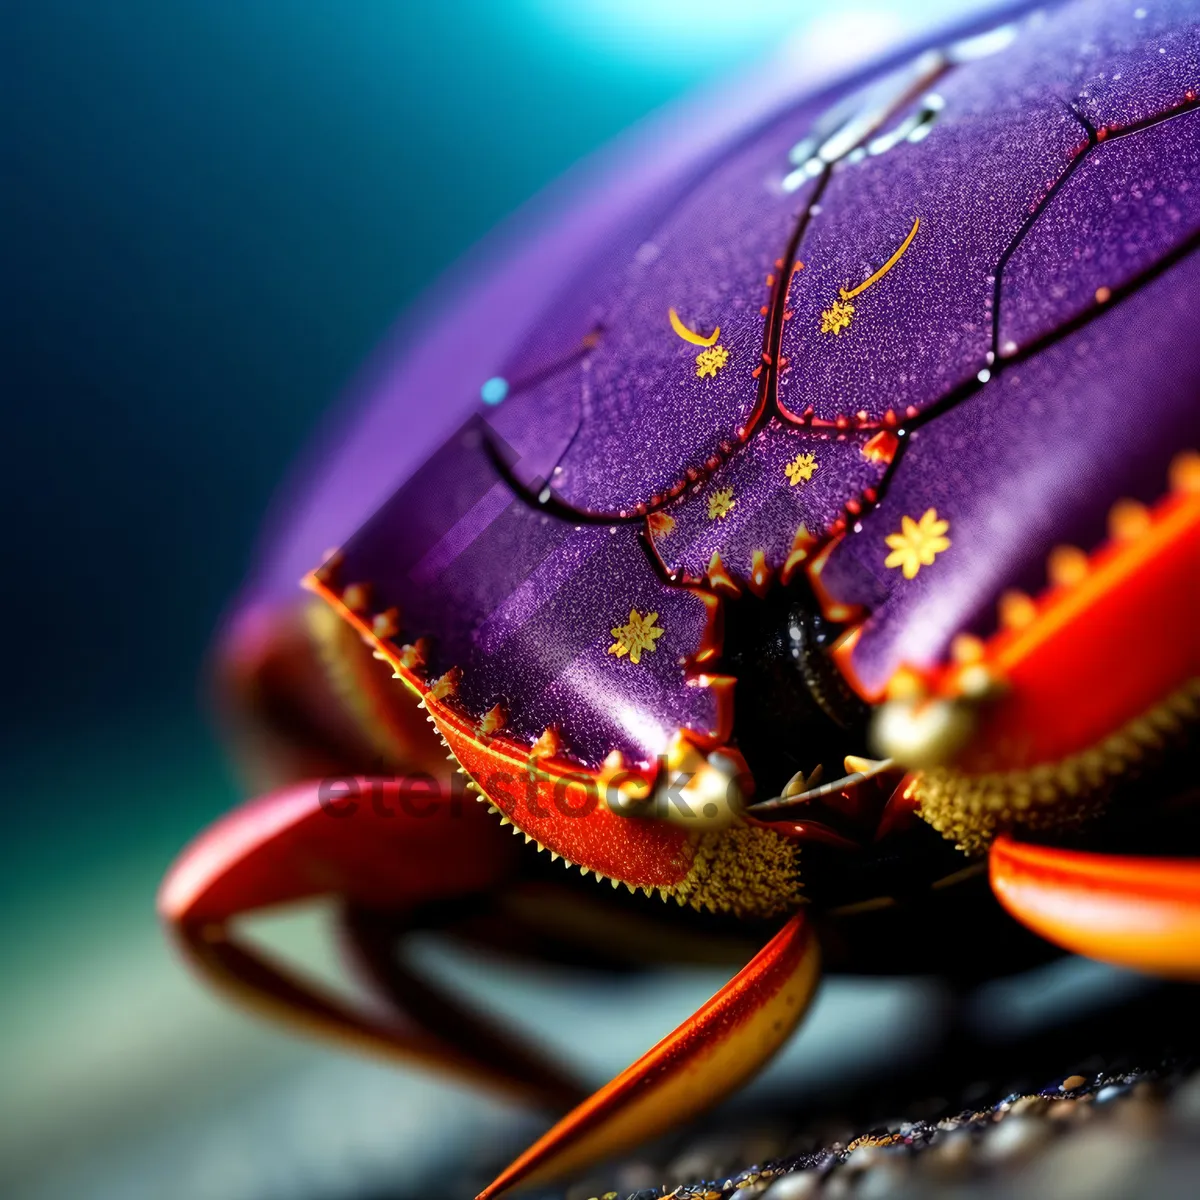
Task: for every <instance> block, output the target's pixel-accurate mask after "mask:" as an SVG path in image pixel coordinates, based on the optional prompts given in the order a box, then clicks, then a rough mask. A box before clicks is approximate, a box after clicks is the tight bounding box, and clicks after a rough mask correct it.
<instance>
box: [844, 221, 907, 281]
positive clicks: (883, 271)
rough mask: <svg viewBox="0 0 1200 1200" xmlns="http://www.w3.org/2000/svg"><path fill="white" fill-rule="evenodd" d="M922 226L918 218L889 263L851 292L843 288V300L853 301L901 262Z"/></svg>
mask: <svg viewBox="0 0 1200 1200" xmlns="http://www.w3.org/2000/svg"><path fill="white" fill-rule="evenodd" d="M920 225H921V218H920V217H917V218H916V220H914V221H913V226H912V228H911V229H910V230H909V231H908V237H906V238H905V239H904V241H903V242H901V243H900V249H899V250H897V251H896V253H895V254H893V255H892V257H891V258H889V259H888V260H887V262H885V263H884V264H883V266H882V267H880V268H879V270H878V271H876V272H875V274H874V275H872V276H871V277H870V279H867V280H864V281H863V282H862V283H860V284H859V285H858V287H856V288H852V289H851V290H850V291H846V289H845V288H841V289H840V291H841V293H842V299H843V300H852V299H853V298H854V297H855V296H857V295H858V294H859V292H865V291H866V290H867V288H869V287H870V286H871V284H873V283H878V282H879V281H880V280H881V279H882V278H883V277H884V276H885V275H886V274H887V273H888V272H889V271H890V270H891V269H892V268H893V267H894V266H895V265H896V264H897V263H898V262H899V261H900V259H901V258H902V257H903V255H904V252H905V250H907V249H908V248H909V246H910V245H912V240H913V238H915V237H916V236H917V230H918V228H920Z"/></svg>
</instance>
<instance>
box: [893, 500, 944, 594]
mask: <svg viewBox="0 0 1200 1200" xmlns="http://www.w3.org/2000/svg"><path fill="white" fill-rule="evenodd" d="M949 528H950V522H949V521H942V520H939V518H938V515H937V509H936V508H929V509H926V510H925V513H924V514H923V515H922V517H921V519H920V520H919V521H914V520H913V519H912V517H902V518H901V520H900V532H899V533H889V534H888V535H887V537H886V538H885V539H884V540H885V541H886V542H887V544H888V545H889V546H890V547H891V550H892V552H891V554H889V555H888V556H887V558H885V559H884V560H883V565H884V566H885V567H899V568H900V569H901V570H902V571H903V572H904V578H905V579H913V578H915V577H916V574H917V572H918V571H919V570H920V569H921V568H922V567H931V566H933V560H934V559H935V558H937V556H938V555H939V554H941V552H942V551H943V550H948V549H949V548H950V539H949V538H948V537H946V536H945V535H946V532H947V531H948V530H949Z"/></svg>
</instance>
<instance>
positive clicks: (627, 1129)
mask: <svg viewBox="0 0 1200 1200" xmlns="http://www.w3.org/2000/svg"><path fill="white" fill-rule="evenodd" d="M819 969H820V961H819V953H818V950H817V942H816V938H815V937H814V936H813V934H812V930H811V928H810V926H809V924H808V920H807V918H806V917H805V916H804V914H803V913H797V914H796V915H795V916H794V917H792V918H791V920H790V921H788V923H787V924H786V925H785V926H784V927H783V928H782V929H781V930H780V931H779V932H778V933H777V934H776V935H775V936H774V937H773V938H772V939H771V941H770V942H768V943H767V945H766V946H765V947H764V948H763V949H762V950H760V951H759V953H758V954H757V955H756V956H755V957H754V958H753V959H752V960H751V961H750V962H749V963H748V964H747V965H746V966H745V967H743V968H742V970H741V971H740V972H739V973H738V974H737V975H736V976H735V977H734V978H733V980H732V981H731V982H729V983H728V984H726V986H725V987H723V988H722V989H721V990H720V991H719V992H718V993H717V994H716V995H715V996H713V998H712V999H711V1000H709V1001H708V1002H707V1003H706V1004H705V1005H704V1006H703V1007H702V1008H701V1009H700V1010H699V1011H698V1012H697V1013H695V1015H693V1016H691V1017H689V1018H688V1019H687V1020H686V1021H684V1023H683V1024H682V1025H680V1026H679V1028H678V1029H676V1030H675V1031H674V1032H673V1033H670V1034H668V1035H667V1036H666V1037H665V1038H664V1039H663V1040H662V1041H661V1042H659V1043H658V1045H657V1046H655V1047H654V1049H653V1050H650V1051H649V1052H648V1053H646V1054H644V1055H643V1056H642V1057H641V1058H640V1059H638V1061H637V1062H635V1063H634V1064H633V1066H631V1067H628V1068H627V1069H626V1070H624V1071H622V1072H621V1074H620V1075H618V1076H617V1077H616V1078H615V1079H614V1080H613V1081H612V1082H611V1083H609V1084H607V1085H606V1086H605V1087H602V1088H601V1089H600V1090H599V1091H598V1092H596V1094H595V1095H594V1096H592V1097H590V1098H589V1099H587V1100H585V1101H584V1102H583V1103H582V1104H581V1105H580V1106H579V1107H578V1108H576V1109H575V1110H574V1111H573V1112H571V1113H568V1115H567V1116H565V1117H564V1118H563V1119H562V1120H561V1121H559V1123H558V1124H557V1125H555V1126H554V1128H553V1129H551V1130H550V1132H549V1133H547V1134H546V1135H545V1136H544V1137H542V1138H540V1139H539V1140H538V1141H537V1142H535V1143H534V1145H533V1146H531V1147H530V1148H529V1149H528V1150H527V1151H525V1153H524V1154H522V1155H521V1156H520V1158H518V1159H517V1160H516V1161H515V1162H514V1163H512V1165H511V1166H509V1167H508V1168H507V1169H506V1170H505V1171H503V1172H502V1173H501V1175H500V1176H499V1177H498V1178H497V1179H496V1180H495V1181H494V1182H493V1183H491V1184H490V1185H489V1186H488V1187H486V1188H485V1189H484V1190H483V1191H482V1192H481V1193H480V1195H479V1197H478V1200H492V1197H495V1196H499V1195H501V1194H502V1193H504V1192H506V1191H508V1189H509V1188H513V1187H516V1186H518V1185H521V1186H529V1185H531V1184H539V1183H545V1182H547V1181H549V1180H551V1179H555V1178H558V1177H560V1176H562V1175H564V1174H567V1173H569V1172H572V1171H578V1170H580V1169H582V1168H584V1167H586V1166H587V1165H588V1164H590V1163H593V1162H596V1161H598V1160H599V1159H602V1158H606V1157H608V1156H609V1155H611V1154H615V1153H617V1152H618V1151H620V1150H622V1149H625V1148H627V1147H629V1146H632V1145H635V1144H637V1143H639V1142H643V1141H645V1140H647V1139H648V1138H652V1137H654V1136H655V1135H657V1134H659V1133H662V1132H663V1130H665V1129H668V1128H670V1127H671V1126H673V1125H676V1124H678V1123H680V1122H682V1121H684V1120H686V1119H687V1118H689V1117H691V1116H693V1115H694V1114H695V1113H697V1112H699V1111H701V1110H702V1109H705V1108H708V1107H709V1106H711V1105H712V1104H715V1103H716V1102H717V1101H719V1100H721V1099H722V1098H723V1097H724V1096H726V1095H728V1094H729V1093H730V1092H732V1091H733V1090H734V1089H735V1088H737V1087H738V1086H739V1085H741V1084H742V1083H743V1082H744V1081H745V1080H746V1079H747V1078H749V1077H750V1076H751V1075H753V1074H754V1073H755V1072H756V1071H757V1070H758V1069H759V1067H761V1066H762V1065H763V1064H764V1063H765V1062H766V1061H767V1060H768V1059H769V1058H770V1057H771V1056H772V1055H773V1054H774V1053H775V1052H776V1051H777V1050H778V1049H779V1047H780V1046H781V1045H782V1044H783V1043H784V1041H786V1040H787V1038H788V1036H789V1035H790V1034H791V1032H792V1030H793V1029H794V1028H795V1027H796V1026H797V1025H798V1024H799V1022H800V1019H801V1018H802V1017H803V1016H804V1013H805V1011H806V1010H807V1008H808V1004H809V1001H810V1000H811V999H812V996H813V993H814V992H815V990H816V986H817V980H818V977H819V973H820V970H819Z"/></svg>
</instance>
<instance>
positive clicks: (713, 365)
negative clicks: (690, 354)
mask: <svg viewBox="0 0 1200 1200" xmlns="http://www.w3.org/2000/svg"><path fill="white" fill-rule="evenodd" d="M728 361H729V351H728V350H726V349H725V347H724V346H713V347H712V348H711V349H709V350H701V351H700V353H699V354H697V355H696V378H697V379H703V378H704V377H705V375H709V376H713V375H716V373H717V372H718V371H719V370H720V369H721V368H722V367H723V366H724V365H725V364H726V363H727V362H728Z"/></svg>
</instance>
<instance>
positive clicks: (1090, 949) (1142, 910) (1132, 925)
mask: <svg viewBox="0 0 1200 1200" xmlns="http://www.w3.org/2000/svg"><path fill="white" fill-rule="evenodd" d="M990 867H991V880H992V890H993V891H994V892H995V893H996V895H997V897H998V898H999V900H1000V903H1001V904H1003V905H1004V907H1005V908H1006V909H1008V911H1009V912H1010V913H1011V914H1012V915H1013V916H1014V917H1016V918H1017V920H1018V921H1020V922H1022V924H1024V925H1028V926H1029V928H1030V929H1032V930H1034V932H1036V933H1038V934H1040V935H1041V936H1042V937H1044V938H1046V939H1047V940H1048V941H1051V942H1054V943H1055V944H1056V945H1059V946H1062V947H1064V948H1065V949H1067V950H1071V951H1074V952H1075V953H1076V954H1084V955H1086V956H1087V957H1089V958H1098V959H1101V960H1103V961H1104V962H1110V963H1114V964H1116V965H1117V966H1122V967H1132V968H1134V969H1135V970H1140V971H1152V972H1154V973H1155V974H1160V975H1172V976H1177V977H1182V978H1187V979H1200V861H1193V860H1188V859H1170V858H1128V857H1125V856H1123V855H1109V854H1092V853H1083V852H1081V851H1077V850H1058V849H1055V848H1053V847H1049V846H1034V845H1029V844H1028V843H1025V842H1015V841H1013V840H1012V839H1011V838H1009V837H1005V836H1002V837H999V838H997V839H996V841H995V843H994V844H993V846H992V850H991V860H990Z"/></svg>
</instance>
